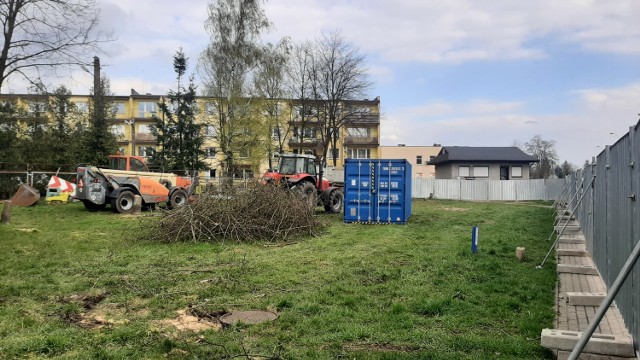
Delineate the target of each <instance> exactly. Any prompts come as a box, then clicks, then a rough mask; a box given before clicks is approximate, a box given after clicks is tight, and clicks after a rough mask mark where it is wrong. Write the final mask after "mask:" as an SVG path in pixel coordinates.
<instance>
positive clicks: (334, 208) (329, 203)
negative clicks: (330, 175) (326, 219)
mask: <svg viewBox="0 0 640 360" xmlns="http://www.w3.org/2000/svg"><path fill="white" fill-rule="evenodd" d="M343 203H344V194H342V191H340V190H337V189H336V190H333V191H332V192H331V194H329V198H328V199H327V200H326V202H325V203H324V211H326V212H328V213H339V212H340V211H342V204H343Z"/></svg>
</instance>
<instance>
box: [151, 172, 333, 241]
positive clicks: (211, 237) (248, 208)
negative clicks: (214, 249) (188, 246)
mask: <svg viewBox="0 0 640 360" xmlns="http://www.w3.org/2000/svg"><path fill="white" fill-rule="evenodd" d="M314 211H315V210H314V209H311V208H309V205H308V203H307V201H306V200H305V199H304V198H303V197H302V196H300V195H299V194H297V193H296V192H292V191H289V190H287V189H281V188H277V187H274V186H265V185H261V184H258V183H255V184H251V185H250V186H248V187H247V189H246V190H242V191H238V192H236V193H235V194H232V195H225V194H218V193H214V192H205V193H203V194H201V195H200V196H199V197H198V198H197V200H196V201H194V202H192V203H190V204H188V205H185V206H183V207H179V208H177V209H175V210H172V211H167V212H165V213H163V215H162V216H161V218H160V219H159V220H158V221H157V222H154V223H152V224H151V227H150V228H149V231H150V233H149V235H150V236H151V238H153V239H157V240H161V241H166V242H222V241H234V242H256V241H268V242H274V241H282V240H288V239H291V238H292V237H301V236H310V235H315V234H317V233H319V232H320V231H321V230H322V227H323V225H322V223H321V222H320V221H319V220H318V219H317V218H316V217H315V216H314Z"/></svg>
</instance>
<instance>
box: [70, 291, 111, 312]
mask: <svg viewBox="0 0 640 360" xmlns="http://www.w3.org/2000/svg"><path fill="white" fill-rule="evenodd" d="M107 296H109V293H106V292H105V293H101V294H97V295H92V294H73V295H71V296H68V297H66V298H62V299H61V300H60V302H61V303H65V304H69V303H78V304H79V305H80V306H82V308H83V309H85V310H91V309H93V308H95V307H96V306H97V305H98V304H100V303H101V302H102V300H104V299H106V298H107Z"/></svg>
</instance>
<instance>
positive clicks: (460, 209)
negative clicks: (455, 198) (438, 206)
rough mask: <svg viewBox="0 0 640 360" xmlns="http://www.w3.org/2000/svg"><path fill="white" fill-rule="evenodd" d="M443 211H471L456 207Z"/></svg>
mask: <svg viewBox="0 0 640 360" xmlns="http://www.w3.org/2000/svg"><path fill="white" fill-rule="evenodd" d="M442 210H444V211H467V210H469V209H465V208H456V207H446V208H442Z"/></svg>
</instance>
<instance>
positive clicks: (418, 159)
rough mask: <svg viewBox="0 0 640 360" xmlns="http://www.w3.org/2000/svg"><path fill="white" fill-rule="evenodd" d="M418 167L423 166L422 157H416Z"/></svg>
mask: <svg viewBox="0 0 640 360" xmlns="http://www.w3.org/2000/svg"><path fill="white" fill-rule="evenodd" d="M416 165H422V155H417V156H416Z"/></svg>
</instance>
